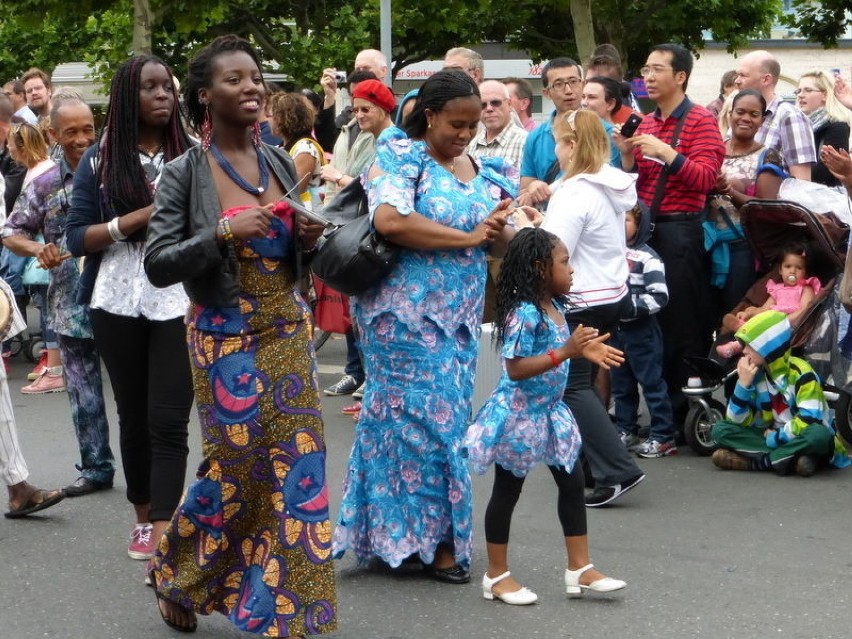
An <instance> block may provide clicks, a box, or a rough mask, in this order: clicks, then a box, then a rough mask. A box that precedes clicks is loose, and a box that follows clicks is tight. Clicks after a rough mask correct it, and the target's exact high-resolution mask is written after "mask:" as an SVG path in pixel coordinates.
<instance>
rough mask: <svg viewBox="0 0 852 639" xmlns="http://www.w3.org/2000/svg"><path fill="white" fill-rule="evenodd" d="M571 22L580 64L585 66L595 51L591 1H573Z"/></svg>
mask: <svg viewBox="0 0 852 639" xmlns="http://www.w3.org/2000/svg"><path fill="white" fill-rule="evenodd" d="M571 20H572V21H573V22H574V39H575V40H576V42H577V53H578V55H579V61H580V64H585V63H586V61H587V60H588V59H589V58H590V57H591V55H592V51H594V50H595V28H594V25H593V24H592V3H591V0H571Z"/></svg>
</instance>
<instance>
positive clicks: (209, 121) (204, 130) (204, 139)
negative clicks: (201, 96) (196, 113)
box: [201, 104, 213, 151]
mask: <svg viewBox="0 0 852 639" xmlns="http://www.w3.org/2000/svg"><path fill="white" fill-rule="evenodd" d="M211 144H213V118H211V117H210V107H209V106H208V105H207V104H205V105H204V119H203V120H202V121H201V148H202V149H203V150H205V151H207V150H209V149H210V145H211Z"/></svg>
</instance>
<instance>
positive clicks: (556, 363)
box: [547, 348, 559, 368]
mask: <svg viewBox="0 0 852 639" xmlns="http://www.w3.org/2000/svg"><path fill="white" fill-rule="evenodd" d="M547 356H548V357H549V358H550V361H551V362H553V368H556V367H557V366H559V360H558V359H557V357H556V353H555V352H554V351H553V349H552V348H551V349H550V350H549V351H547Z"/></svg>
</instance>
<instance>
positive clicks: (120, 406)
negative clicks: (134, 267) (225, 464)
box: [91, 309, 193, 521]
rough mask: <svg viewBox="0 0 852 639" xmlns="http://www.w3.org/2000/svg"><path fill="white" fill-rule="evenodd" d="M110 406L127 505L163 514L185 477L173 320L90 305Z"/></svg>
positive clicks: (183, 403)
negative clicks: (114, 412)
mask: <svg viewBox="0 0 852 639" xmlns="http://www.w3.org/2000/svg"><path fill="white" fill-rule="evenodd" d="M91 319H92V329H93V331H94V335H95V342H96V343H97V346H98V351H99V352H100V354H101V359H102V360H103V362H104V365H105V366H106V369H107V372H108V373H109V379H110V384H111V385H112V391H113V394H114V395H115V404H116V409H117V411H118V426H119V431H120V442H121V461H122V465H123V467H124V478H125V480H126V481H127V499H128V500H129V501H130V503H132V504H136V505H141V504H147V503H150V504H151V515H150V518H151V521H161V520H167V519H171V517H172V514H173V513H174V511H175V508H177V505H178V503H179V501H180V496H181V493H182V492H183V487H184V478H185V475H186V457H187V454H188V453H189V447H188V446H187V424H188V422H189V412H190V410H192V400H193V389H192V374H191V372H190V366H189V356H188V355H187V349H186V328H185V326H184V323H183V320H182V319H181V318H176V319H173V320H167V321H163V322H158V321H154V320H149V319H146V318H144V317H124V316H121V315H114V314H112V313H107V312H106V311H101V310H96V309H92V310H91Z"/></svg>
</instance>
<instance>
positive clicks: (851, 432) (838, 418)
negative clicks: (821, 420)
mask: <svg viewBox="0 0 852 639" xmlns="http://www.w3.org/2000/svg"><path fill="white" fill-rule="evenodd" d="M834 426H835V428H836V429H837V434H838V435H840V437H841V439H843V441H844V442H846V443H847V444H848V445H852V396H850V395H849V393H848V392H845V391H841V392H840V398H839V399H838V400H837V405H836V407H835V409H834Z"/></svg>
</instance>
